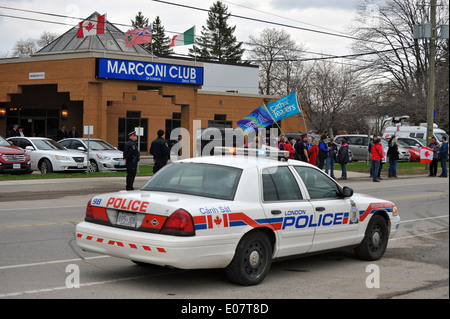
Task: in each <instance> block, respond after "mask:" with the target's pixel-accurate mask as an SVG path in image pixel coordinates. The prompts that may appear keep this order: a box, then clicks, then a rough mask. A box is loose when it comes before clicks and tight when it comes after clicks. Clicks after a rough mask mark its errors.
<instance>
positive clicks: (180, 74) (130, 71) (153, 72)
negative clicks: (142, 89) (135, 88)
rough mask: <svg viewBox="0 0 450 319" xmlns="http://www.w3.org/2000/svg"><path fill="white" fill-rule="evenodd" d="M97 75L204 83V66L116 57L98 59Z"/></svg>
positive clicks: (141, 79)
mask: <svg viewBox="0 0 450 319" xmlns="http://www.w3.org/2000/svg"><path fill="white" fill-rule="evenodd" d="M97 77H98V78H102V79H119V80H131V81H149V82H162V83H177V84H193V85H203V68H202V67H193V66H186V65H177V64H162V63H153V62H140V61H129V60H116V59H102V58H99V59H97Z"/></svg>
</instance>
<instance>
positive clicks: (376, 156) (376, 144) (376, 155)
mask: <svg viewBox="0 0 450 319" xmlns="http://www.w3.org/2000/svg"><path fill="white" fill-rule="evenodd" d="M370 159H371V161H372V167H373V172H372V178H373V181H374V182H379V181H380V180H379V179H378V171H379V170H380V165H381V161H382V160H383V147H382V146H381V143H380V140H379V139H378V138H377V139H375V138H374V139H373V145H372V148H371V149H370Z"/></svg>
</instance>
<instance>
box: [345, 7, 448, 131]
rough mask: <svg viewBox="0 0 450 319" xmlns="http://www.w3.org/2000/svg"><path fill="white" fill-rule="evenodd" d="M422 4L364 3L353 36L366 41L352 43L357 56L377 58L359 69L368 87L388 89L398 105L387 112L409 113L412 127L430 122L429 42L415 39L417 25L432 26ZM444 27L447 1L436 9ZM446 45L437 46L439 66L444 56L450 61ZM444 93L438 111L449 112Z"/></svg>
mask: <svg viewBox="0 0 450 319" xmlns="http://www.w3.org/2000/svg"><path fill="white" fill-rule="evenodd" d="M424 3H425V2H423V1H405V0H360V1H359V3H358V9H359V11H358V16H357V17H356V22H357V26H356V27H354V28H353V33H354V34H355V36H356V37H358V38H360V39H362V40H361V41H356V42H355V43H354V46H353V50H354V51H355V52H357V53H367V52H373V53H374V54H372V55H366V56H365V57H364V60H365V63H363V65H362V67H361V70H364V71H365V75H366V76H367V80H366V81H367V82H368V81H370V82H372V83H377V84H379V83H382V84H384V85H389V86H390V87H391V92H390V93H391V94H392V96H393V97H395V103H392V105H391V107H392V108H391V109H390V110H389V111H390V113H391V115H403V114H405V113H408V115H409V116H410V117H411V121H412V122H416V123H419V122H424V121H426V112H425V106H426V101H427V93H428V90H427V86H428V67H429V60H428V54H429V41H428V40H414V39H413V28H414V25H418V24H421V23H424V22H428V21H429V5H424ZM440 24H448V1H447V2H446V1H441V4H440V5H439V6H438V25H440ZM444 45H445V41H442V40H438V41H437V59H436V60H437V61H442V60H443V59H445V58H444V56H445V54H447V56H448V51H447V52H445V50H444V49H443V48H444ZM447 61H448V60H447ZM447 72H448V64H447ZM447 79H448V78H447ZM447 82H448V80H447ZM447 87H448V86H447ZM442 92H445V90H444V91H442V90H441V91H440V90H436V94H437V96H436V101H437V103H444V105H437V106H436V108H437V109H448V97H447V100H446V101H447V102H445V101H444V99H442V98H441V97H440V96H438V94H442ZM447 96H448V91H447ZM399 113H401V114H399ZM439 116H441V115H439ZM438 121H439V119H438ZM447 123H448V116H447ZM447 125H448V124H447Z"/></svg>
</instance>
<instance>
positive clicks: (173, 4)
mask: <svg viewBox="0 0 450 319" xmlns="http://www.w3.org/2000/svg"><path fill="white" fill-rule="evenodd" d="M152 1H154V2H160V3H164V4H168V5H172V6H177V7H182V8H186V9H192V10H197V11H203V12H209V11H210V10H209V9H203V8H199V7H193V6H188V5H185V4H179V3H173V2H168V1H162V0H152ZM230 17H234V18H238V19H244V20H250V21H254V22H261V23H265V24H272V25H276V26H279V27H285V28H291V29H297V30H302V31H308V32H314V33H319V34H323V35H328V36H334V37H339V38H346V39H350V40H356V41H364V42H371V43H377V44H383V45H385V44H386V43H383V42H378V41H372V40H367V39H359V38H356V37H352V36H350V35H344V34H337V33H332V32H325V31H319V30H314V29H308V28H303V27H298V26H293V25H289V24H285V23H279V22H273V21H267V20H262V19H257V18H251V17H245V16H241V15H236V14H232V13H230Z"/></svg>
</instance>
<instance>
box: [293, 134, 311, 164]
mask: <svg viewBox="0 0 450 319" xmlns="http://www.w3.org/2000/svg"><path fill="white" fill-rule="evenodd" d="M307 136H308V135H307V134H302V135H301V136H300V137H301V141H299V142H298V143H296V144H295V146H294V148H295V153H296V155H297V156H298V160H300V161H302V162H308V157H309V155H308V145H307V142H306V138H307Z"/></svg>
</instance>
